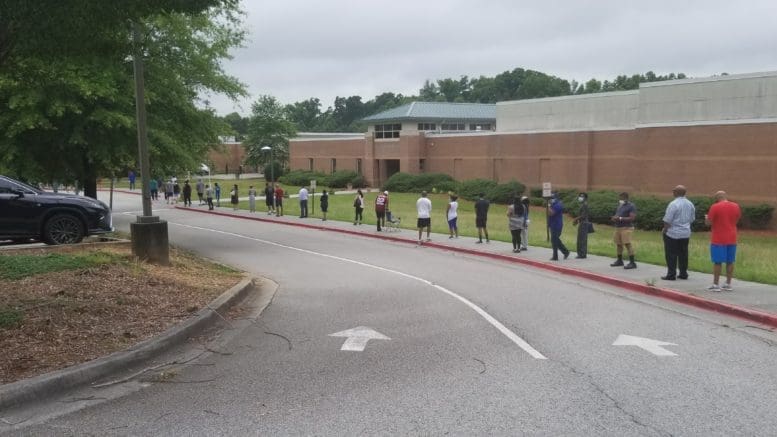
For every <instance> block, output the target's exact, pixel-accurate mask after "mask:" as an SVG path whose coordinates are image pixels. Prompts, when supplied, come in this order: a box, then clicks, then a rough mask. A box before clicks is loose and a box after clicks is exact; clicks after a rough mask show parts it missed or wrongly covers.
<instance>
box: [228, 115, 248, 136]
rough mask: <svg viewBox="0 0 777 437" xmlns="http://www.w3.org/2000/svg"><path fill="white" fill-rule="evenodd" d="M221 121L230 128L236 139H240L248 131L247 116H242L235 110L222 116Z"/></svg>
mask: <svg viewBox="0 0 777 437" xmlns="http://www.w3.org/2000/svg"><path fill="white" fill-rule="evenodd" d="M223 121H224V122H225V123H226V124H228V125H229V127H230V128H232V135H234V136H235V139H236V140H237V141H242V140H243V139H244V138H245V136H246V134H247V133H248V118H247V117H243V116H242V115H240V114H238V113H237V112H232V113H230V114H227V115H225V116H224V118H223Z"/></svg>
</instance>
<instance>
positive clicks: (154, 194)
mask: <svg viewBox="0 0 777 437" xmlns="http://www.w3.org/2000/svg"><path fill="white" fill-rule="evenodd" d="M148 191H150V192H151V200H159V185H158V184H157V181H156V179H154V178H151V180H149V181H148Z"/></svg>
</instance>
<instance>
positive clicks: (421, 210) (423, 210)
mask: <svg viewBox="0 0 777 437" xmlns="http://www.w3.org/2000/svg"><path fill="white" fill-rule="evenodd" d="M415 209H416V210H418V218H431V217H432V201H431V200H429V198H428V197H421V198H420V199H418V200H417V201H416V203H415Z"/></svg>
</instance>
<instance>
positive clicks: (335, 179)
mask: <svg viewBox="0 0 777 437" xmlns="http://www.w3.org/2000/svg"><path fill="white" fill-rule="evenodd" d="M358 176H359V175H358V174H357V173H356V172H355V171H353V170H339V171H336V172H334V173H332V174H330V175H329V176H326V177H325V178H324V181H323V182H324V185H326V186H328V187H332V188H345V187H346V186H347V185H348V184H350V183H352V182H353V180H354V179H355V178H356V177H358Z"/></svg>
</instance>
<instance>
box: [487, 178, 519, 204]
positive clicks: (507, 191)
mask: <svg viewBox="0 0 777 437" xmlns="http://www.w3.org/2000/svg"><path fill="white" fill-rule="evenodd" d="M524 191H526V186H525V185H523V184H522V183H520V182H518V181H510V182H507V183H505V184H499V185H497V186H495V187H494V188H492V189H491V190H489V191H488V192H487V193H486V197H487V198H488V200H490V201H491V202H494V203H502V204H507V203H508V202H509V201H510V200H511V199H512V198H513V196H514V195H517V196H518V197H519V198H520V196H521V195H522V194H523V192H524Z"/></svg>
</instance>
